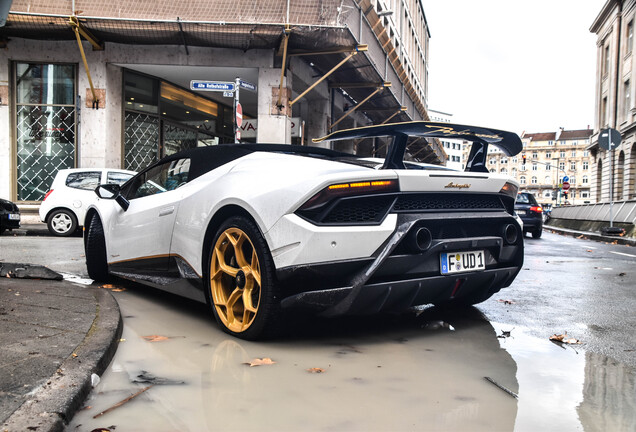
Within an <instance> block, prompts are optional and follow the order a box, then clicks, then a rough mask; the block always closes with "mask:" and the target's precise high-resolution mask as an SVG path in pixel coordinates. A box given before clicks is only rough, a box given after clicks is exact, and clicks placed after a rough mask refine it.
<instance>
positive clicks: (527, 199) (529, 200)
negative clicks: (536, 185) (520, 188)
mask: <svg viewBox="0 0 636 432" xmlns="http://www.w3.org/2000/svg"><path fill="white" fill-rule="evenodd" d="M517 202H518V203H519V204H531V205H536V204H537V200H536V199H535V198H534V195H532V194H525V193H521V194H519V195H517Z"/></svg>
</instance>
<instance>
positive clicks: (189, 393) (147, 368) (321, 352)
mask: <svg viewBox="0 0 636 432" xmlns="http://www.w3.org/2000/svg"><path fill="white" fill-rule="evenodd" d="M116 295H117V298H118V299H120V300H123V301H120V307H121V309H122V315H123V316H124V317H125V328H124V334H123V336H122V338H123V339H125V341H124V342H122V343H120V345H119V348H118V351H117V355H116V357H115V359H114V361H113V362H112V363H111V365H110V366H109V369H108V370H107V372H106V373H105V374H104V376H103V377H102V380H101V383H100V384H99V385H98V386H97V387H96V388H95V389H94V391H93V392H92V394H91V396H90V397H89V400H88V401H87V402H86V405H90V406H92V408H90V409H86V410H84V411H81V412H79V413H78V414H76V416H75V418H74V419H73V422H72V423H71V425H70V426H69V427H68V429H67V430H69V431H74V430H82V431H89V430H92V429H95V428H98V427H107V426H109V425H113V426H116V428H117V429H116V430H117V431H125V430H135V431H145V430H147V431H175V430H178V431H205V430H228V431H233V430H240V431H249V430H255V431H256V430H257V431H268V430H275V431H288V430H294V431H297V430H303V431H307V430H319V431H323V430H324V431H332V430H334V431H340V430H433V431H435V430H471V431H482V430H483V431H492V430H504V431H506V430H515V429H516V430H632V429H631V428H633V426H634V425H635V424H636V422H635V421H634V410H635V407H634V398H633V395H634V390H635V387H634V373H633V371H632V370H629V369H626V368H624V367H623V366H621V365H616V364H613V365H610V364H603V362H602V361H600V360H598V359H596V360H595V359H592V358H590V356H589V355H587V356H586V354H584V353H583V351H581V350H579V352H578V353H577V352H575V351H573V350H571V349H569V348H568V349H567V350H564V349H562V348H560V347H558V346H556V345H554V344H552V343H551V342H549V341H540V340H537V339H533V338H530V337H528V336H525V335H524V333H523V331H522V330H520V329H515V330H513V331H512V332H511V337H509V338H505V339H499V338H497V335H501V334H502V331H506V330H510V328H507V327H506V326H505V325H501V324H492V325H491V323H489V322H487V321H486V320H485V319H484V318H483V317H482V316H481V314H479V312H478V311H477V310H474V313H472V314H470V316H468V317H457V316H452V315H449V314H448V313H447V314H446V315H444V316H437V315H436V314H437V312H435V311H431V310H425V311H424V312H423V313H421V315H419V316H418V317H415V316H414V315H409V316H400V317H372V318H369V319H366V318H365V319H361V318H348V319H342V320H331V321H320V320H315V321H313V322H311V324H302V325H301V328H300V329H299V330H297V332H296V333H297V334H296V335H295V336H293V337H289V338H287V339H283V340H279V341H274V342H265V343H256V342H245V341H241V340H238V339H234V338H231V337H228V336H227V335H225V334H224V333H222V332H221V331H220V330H219V329H218V328H217V327H216V326H215V325H214V324H213V323H211V321H210V320H209V318H208V317H207V315H206V314H205V313H203V312H202V311H201V310H200V309H195V310H193V308H192V304H190V303H187V304H185V303H184V304H177V305H175V304H174V301H173V299H170V300H167V301H165V302H162V301H161V300H157V298H155V297H152V296H149V295H144V294H143V293H139V292H135V291H127V292H123V293H117V294H116ZM438 320H442V321H443V322H447V323H449V324H451V325H452V326H453V327H454V329H455V331H450V329H449V328H447V327H444V326H431V325H429V324H430V323H431V322H437V321H438ZM433 328H434V329H433ZM148 335H162V336H166V337H168V338H167V339H159V340H158V341H157V342H149V341H147V340H145V339H143V337H144V336H148ZM577 349H578V348H577ZM265 357H268V358H271V359H272V360H274V361H275V362H276V363H275V364H272V365H265V366H257V367H249V366H248V365H246V364H244V363H246V362H250V361H251V360H253V359H256V358H265ZM513 359H514V360H513ZM592 364H593V366H590V365H592ZM311 368H321V369H323V370H324V373H310V372H308V369H311ZM588 369H589V371H588ZM601 370H603V372H600V371H601ZM140 374H145V376H152V377H158V378H160V379H161V380H165V381H163V383H162V382H157V383H156V384H155V385H154V386H153V387H152V388H150V389H149V390H148V391H146V392H144V393H143V394H141V395H140V396H138V397H137V398H135V399H134V400H132V401H130V402H128V403H126V404H125V405H123V406H121V407H119V408H117V409H116V410H113V411H111V412H109V413H108V414H106V415H104V416H102V417H99V418H98V419H93V416H94V415H95V414H97V413H99V412H101V411H104V410H106V409H108V408H109V407H111V406H112V405H114V404H116V403H117V402H119V401H121V400H123V399H125V398H126V397H128V396H130V395H132V394H134V393H136V392H137V391H139V390H141V389H142V388H144V387H145V386H147V385H149V384H147V383H143V384H142V383H140V384H134V383H133V381H134V380H135V379H138V377H139V375H140ZM599 375H602V376H599ZM484 377H491V378H492V379H493V380H494V381H495V382H496V383H498V384H499V385H500V386H502V387H504V388H506V389H508V390H510V391H512V392H514V393H518V395H519V400H516V399H515V398H514V397H512V396H510V395H509V394H508V393H506V392H505V391H503V390H501V389H500V388H498V387H497V386H495V385H493V384H491V383H490V382H488V381H486V380H485V379H484ZM590 380H591V381H590ZM588 381H589V382H588ZM175 382H176V383H180V382H184V383H185V384H181V385H170V384H164V383H175ZM630 392H631V393H630ZM630 394H631V395H632V397H631V399H630V400H629V401H628V402H626V401H625V400H626V399H629V398H628V395H630ZM610 404H611V406H610ZM606 411H609V412H611V413H612V416H611V418H610V416H609V415H606V414H605V412H606ZM588 426H589V429H588Z"/></svg>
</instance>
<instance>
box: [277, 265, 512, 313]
mask: <svg viewBox="0 0 636 432" xmlns="http://www.w3.org/2000/svg"><path fill="white" fill-rule="evenodd" d="M519 270H520V268H519V267H509V268H501V269H493V270H485V271H482V272H474V273H464V274H460V275H453V276H441V275H440V276H432V277H424V278H416V279H409V280H400V281H394V282H381V283H373V284H366V285H364V286H363V287H362V289H360V290H358V292H356V291H355V288H354V287H351V286H350V287H343V288H334V289H326V290H318V291H309V292H305V293H301V294H297V295H295V296H292V297H288V298H286V299H284V300H283V302H282V306H283V307H284V308H302V309H307V310H311V311H312V312H315V313H322V314H324V315H331V316H333V315H343V314H356V315H357V314H372V313H377V312H387V311H400V310H405V309H408V308H409V307H412V306H417V305H423V304H429V303H433V304H439V303H445V302H448V301H452V300H458V301H461V300H463V299H469V298H470V299H472V298H475V297H478V298H481V297H483V298H488V297H490V296H491V295H492V294H494V293H496V292H498V291H499V290H500V289H501V288H504V287H507V286H509V285H510V284H511V283H512V281H513V280H514V278H515V277H516V276H517V273H519Z"/></svg>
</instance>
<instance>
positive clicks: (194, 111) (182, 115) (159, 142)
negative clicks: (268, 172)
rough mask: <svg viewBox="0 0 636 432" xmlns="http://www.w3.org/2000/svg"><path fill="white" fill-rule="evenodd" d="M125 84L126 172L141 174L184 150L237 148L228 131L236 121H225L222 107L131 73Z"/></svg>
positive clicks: (195, 95)
mask: <svg viewBox="0 0 636 432" xmlns="http://www.w3.org/2000/svg"><path fill="white" fill-rule="evenodd" d="M124 82H125V86H124V87H125V91H124V117H125V131H124V167H125V168H126V169H130V170H134V171H140V170H142V169H144V168H146V167H147V166H149V165H150V164H152V163H154V162H156V161H157V160H159V159H160V158H162V157H164V156H168V155H171V154H174V153H177V152H179V151H181V150H186V149H190V148H194V147H197V146H199V147H200V146H208V145H215V144H219V143H220V142H233V141H229V140H230V137H231V128H227V127H225V128H224V126H223V119H224V118H227V119H228V121H231V120H232V118H233V117H232V116H224V115H223V114H224V113H225V112H226V110H227V108H226V107H224V106H223V105H219V104H218V103H217V102H214V101H211V100H209V99H206V98H204V97H202V96H200V95H197V94H195V93H193V92H190V91H188V90H186V89H183V88H180V87H177V86H175V85H172V84H170V83H167V82H165V81H161V80H159V79H158V78H154V77H149V76H145V75H140V74H137V73H135V72H131V71H125V72H124ZM229 109H230V110H231V108H229ZM226 131H227V132H228V135H227V136H226V133H225V132H226Z"/></svg>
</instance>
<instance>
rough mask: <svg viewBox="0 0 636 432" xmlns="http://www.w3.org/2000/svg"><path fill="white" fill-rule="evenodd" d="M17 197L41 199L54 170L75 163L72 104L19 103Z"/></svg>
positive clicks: (73, 109)
mask: <svg viewBox="0 0 636 432" xmlns="http://www.w3.org/2000/svg"><path fill="white" fill-rule="evenodd" d="M17 135H18V136H17V138H18V139H17V141H18V154H17V156H18V160H17V165H18V170H17V172H18V179H17V180H18V200H19V201H40V200H42V199H43V198H44V195H45V194H46V192H47V191H48V189H49V186H50V185H51V182H52V181H53V177H54V176H55V173H56V172H57V171H58V170H60V169H64V168H72V167H73V166H75V108H74V107H69V106H47V105H18V106H17Z"/></svg>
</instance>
